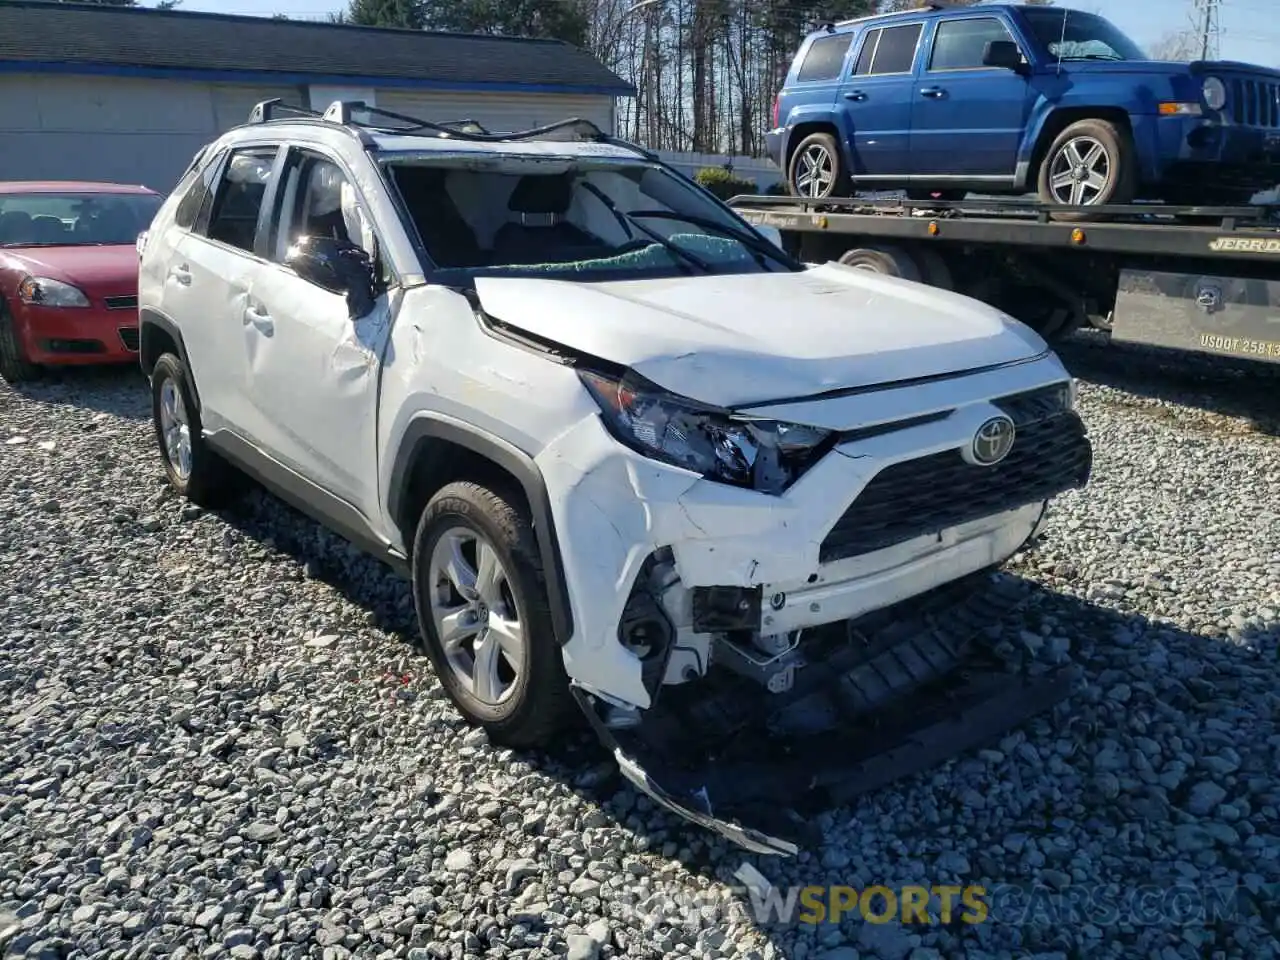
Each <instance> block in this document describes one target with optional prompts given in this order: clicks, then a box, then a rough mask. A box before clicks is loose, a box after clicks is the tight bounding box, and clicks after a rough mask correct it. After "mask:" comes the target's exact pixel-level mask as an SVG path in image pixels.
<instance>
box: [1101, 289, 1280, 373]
mask: <svg viewBox="0 0 1280 960" xmlns="http://www.w3.org/2000/svg"><path fill="white" fill-rule="evenodd" d="M1111 338H1112V339H1113V340H1116V341H1123V342H1128V343H1140V344H1146V345H1148V346H1153V347H1167V348H1172V349H1175V350H1192V351H1195V352H1198V353H1209V354H1218V355H1226V356H1233V357H1238V358H1240V359H1243V360H1264V361H1269V362H1271V363H1280V280H1264V279H1259V278H1249V277H1239V276H1237V277H1220V276H1209V275H1201V274H1192V273H1165V272H1161V271H1155V270H1135V269H1126V270H1122V271H1121V273H1120V284H1119V288H1118V290H1117V293H1116V306H1115V314H1114V316H1113V317H1112V326H1111Z"/></svg>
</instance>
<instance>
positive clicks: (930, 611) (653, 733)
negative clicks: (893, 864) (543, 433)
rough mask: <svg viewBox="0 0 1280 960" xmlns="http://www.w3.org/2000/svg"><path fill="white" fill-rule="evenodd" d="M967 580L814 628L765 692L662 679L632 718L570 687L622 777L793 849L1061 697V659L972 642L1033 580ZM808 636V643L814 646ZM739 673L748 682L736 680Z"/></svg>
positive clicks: (740, 831)
mask: <svg viewBox="0 0 1280 960" xmlns="http://www.w3.org/2000/svg"><path fill="white" fill-rule="evenodd" d="M1034 589H1036V588H1034V587H1030V586H1029V585H1027V584H1025V583H1024V582H1022V581H1018V580H1017V578H1011V577H1005V576H1003V575H1001V576H998V577H996V578H989V577H983V578H971V579H969V580H967V581H964V582H962V583H960V584H956V585H952V586H951V587H949V588H947V589H946V590H944V591H939V592H938V593H937V595H935V596H934V597H932V598H929V600H930V601H931V602H922V601H921V598H917V599H915V600H913V601H912V603H911V605H910V606H909V607H908V606H904V607H902V608H899V609H890V610H889V611H882V612H880V613H879V614H876V615H873V616H872V617H871V618H864V620H870V621H871V622H870V623H866V624H864V622H863V621H855V622H853V623H851V624H842V625H835V626H833V627H831V628H827V629H828V630H829V631H830V633H831V636H829V637H828V638H827V644H828V646H827V647H826V651H827V653H828V656H827V657H826V659H825V660H823V661H821V662H811V663H810V665H809V666H807V667H805V668H804V669H803V670H801V671H800V673H799V675H798V678H797V682H796V684H795V686H794V687H793V689H792V690H791V691H788V692H787V693H784V694H770V693H767V692H765V691H764V690H763V689H762V688H760V687H758V686H755V685H751V686H749V687H744V686H743V685H742V683H741V682H735V681H739V680H740V678H736V677H730V678H728V682H726V683H723V684H721V685H719V686H718V687H717V684H716V683H715V681H716V680H717V679H719V678H716V677H714V676H713V677H708V678H705V679H704V680H703V681H698V682H694V683H690V684H686V685H682V686H680V687H669V688H664V689H663V691H662V699H661V700H660V701H659V702H658V703H656V704H655V705H654V707H653V709H651V710H650V711H648V712H647V713H646V714H645V715H644V717H643V718H642V719H641V721H640V722H639V724H637V725H632V726H622V727H611V726H610V724H609V722H608V719H607V718H608V717H610V716H611V715H612V714H611V710H610V708H609V707H608V706H607V705H606V704H604V703H603V702H601V701H599V700H598V699H597V698H595V697H594V696H593V695H591V694H590V693H588V692H586V691H583V690H580V689H575V691H574V694H575V696H576V697H577V699H578V702H579V705H580V706H581V707H582V709H583V712H584V713H585V714H586V716H587V718H588V720H589V721H590V723H591V725H592V727H593V728H594V729H595V731H596V733H597V735H598V736H599V737H600V739H601V741H602V742H603V743H604V745H605V747H606V748H607V749H608V750H609V751H610V752H611V753H612V754H613V756H614V758H615V760H616V761H617V763H618V766H619V768H620V770H621V772H622V775H623V776H624V777H626V779H627V780H629V781H630V782H631V783H632V784H633V785H634V786H635V787H636V788H637V789H638V790H640V791H641V792H643V793H645V794H646V795H647V796H649V797H650V798H651V799H652V800H654V802H656V803H657V804H659V805H660V806H662V807H664V808H666V809H667V810H669V811H671V812H673V813H676V814H678V815H679V816H681V817H683V818H685V819H686V820H689V821H691V822H693V823H696V824H698V825H700V826H702V827H704V828H706V829H709V830H711V831H713V832H715V833H717V834H720V835H721V836H723V837H725V838H727V839H728V840H731V841H732V842H734V843H735V844H737V845H739V846H741V847H743V848H745V849H747V850H751V851H754V852H757V853H762V854H773V855H783V856H787V855H794V854H795V853H797V852H798V851H799V850H800V849H801V848H802V847H814V846H817V845H818V844H819V843H820V842H821V835H820V833H819V832H818V828H817V827H816V826H815V825H814V820H815V815H816V814H818V813H820V812H822V811H824V810H829V809H832V808H834V807H837V806H840V805H842V804H845V803H848V802H849V801H850V800H852V799H854V798H855V797H857V796H858V795H860V794H863V793H866V792H869V791H872V790H876V789H879V788H881V787H884V786H886V785H888V784H890V783H892V782H894V781H896V780H899V779H901V778H903V777H907V776H911V775H913V774H916V773H920V772H923V771H925V770H928V769H930V768H932V767H934V766H936V765H937V764H939V763H942V762H944V761H946V760H948V759H950V758H952V757H955V756H957V755H959V754H961V753H964V752H966V751H968V750H971V749H974V748H976V747H980V746H982V745H983V744H984V743H988V742H991V741H993V740H995V739H996V738H998V737H999V736H1001V735H1002V734H1003V733H1005V732H1007V731H1008V730H1010V729H1012V728H1013V727H1016V726H1018V725H1019V724H1021V723H1023V722H1024V721H1026V720H1028V719H1030V718H1031V717H1033V716H1035V715H1037V714H1039V713H1042V712H1044V711H1045V710H1048V709H1050V708H1051V707H1052V706H1054V705H1055V704H1057V703H1059V702H1060V701H1061V700H1062V699H1064V698H1065V697H1066V696H1067V695H1068V693H1069V692H1070V690H1071V687H1072V685H1073V683H1074V681H1075V671H1074V670H1073V669H1070V668H1062V669H1058V670H1054V671H1049V672H1046V673H1043V674H1040V675H1030V674H1028V673H1024V672H1011V671H1010V670H1008V669H1006V668H1005V667H1004V666H1003V665H1002V664H999V663H996V662H994V661H993V660H992V659H991V658H990V657H989V656H987V655H986V654H985V652H984V651H983V650H982V649H975V647H976V646H980V645H976V644H974V643H973V642H972V641H973V640H975V639H976V638H977V637H978V636H979V635H980V634H982V633H984V632H996V631H999V630H1000V629H1001V628H1002V626H1003V624H1002V621H1003V619H1004V617H997V618H996V619H994V620H993V619H990V618H988V617H987V616H985V615H984V612H985V613H987V614H989V613H992V612H996V613H1003V614H1005V615H1010V614H1012V613H1013V612H1015V611H1016V609H1017V608H1018V607H1020V606H1021V602H1020V600H1019V597H1018V594H1019V592H1021V594H1022V600H1025V599H1026V598H1027V597H1028V596H1030V594H1031V592H1033V591H1034ZM819 646H820V649H821V645H819ZM748 683H749V682H748Z"/></svg>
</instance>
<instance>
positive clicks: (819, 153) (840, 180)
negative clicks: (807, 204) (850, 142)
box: [787, 133, 849, 200]
mask: <svg viewBox="0 0 1280 960" xmlns="http://www.w3.org/2000/svg"><path fill="white" fill-rule="evenodd" d="M789 166H790V169H789V170H788V171H787V182H788V184H789V185H790V187H791V192H792V193H793V194H794V195H795V196H797V197H802V198H804V199H806V200H823V199H825V198H827V197H839V196H845V195H846V194H848V192H849V191H848V185H849V178H848V175H847V174H846V173H845V170H844V164H843V162H841V159H840V145H839V144H838V143H836V138H835V137H833V136H832V135H831V134H829V133H812V134H810V135H809V136H807V137H805V138H804V139H803V140H801V141H800V143H799V144H798V145H797V146H796V149H795V151H794V152H793V153H792V154H791V163H790V165H789Z"/></svg>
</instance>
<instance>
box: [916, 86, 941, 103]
mask: <svg viewBox="0 0 1280 960" xmlns="http://www.w3.org/2000/svg"><path fill="white" fill-rule="evenodd" d="M920 94H921V96H925V97H930V98H931V99H934V100H940V99H942V98H943V97H945V96H946V95H947V91H945V90H943V89H942V88H941V87H924V88H922V89H921V91H920Z"/></svg>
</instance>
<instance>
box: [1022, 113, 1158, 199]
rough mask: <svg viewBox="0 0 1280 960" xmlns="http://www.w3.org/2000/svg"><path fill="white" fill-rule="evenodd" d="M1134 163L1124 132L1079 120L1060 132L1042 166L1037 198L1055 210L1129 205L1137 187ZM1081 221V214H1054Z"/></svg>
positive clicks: (1107, 124)
mask: <svg viewBox="0 0 1280 960" xmlns="http://www.w3.org/2000/svg"><path fill="white" fill-rule="evenodd" d="M1137 163H1138V158H1137V155H1136V152H1135V151H1134V148H1133V142H1132V140H1131V139H1130V137H1129V135H1128V133H1127V132H1125V131H1124V130H1121V129H1120V128H1119V127H1117V126H1116V125H1115V124H1114V123H1111V122H1109V121H1107V120H1078V121H1076V122H1075V123H1073V124H1071V125H1070V126H1069V127H1067V128H1066V129H1065V130H1063V131H1062V132H1061V133H1060V134H1058V135H1057V137H1055V138H1054V140H1053V143H1052V144H1050V145H1049V149H1048V150H1046V151H1045V154H1044V159H1043V160H1041V162H1040V171H1039V174H1038V177H1037V180H1036V192H1037V193H1038V194H1039V196H1040V200H1041V202H1043V203H1048V204H1053V205H1055V206H1088V207H1100V206H1102V205H1104V204H1108V203H1129V202H1130V201H1131V200H1133V197H1134V194H1135V193H1136V192H1137V186H1138V170H1137ZM1053 216H1054V219H1055V220H1082V219H1085V216H1084V215H1083V214H1076V213H1061V214H1054V215H1053Z"/></svg>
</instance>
